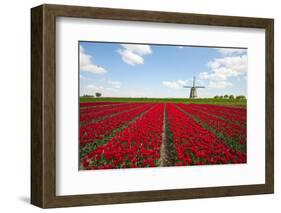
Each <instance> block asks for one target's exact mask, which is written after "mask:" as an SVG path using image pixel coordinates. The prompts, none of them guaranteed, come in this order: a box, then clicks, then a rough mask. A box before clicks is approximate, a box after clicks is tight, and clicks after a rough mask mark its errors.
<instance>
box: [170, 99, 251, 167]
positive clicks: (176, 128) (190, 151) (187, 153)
mask: <svg viewBox="0 0 281 213" xmlns="http://www.w3.org/2000/svg"><path fill="white" fill-rule="evenodd" d="M187 108H188V107H187ZM167 114H168V123H169V133H168V134H170V135H171V137H172V138H173V142H174V146H175V150H176V153H177V156H176V160H175V165H194V164H196V165H202V164H204V165H206V164H226V163H245V162H246V155H245V153H241V152H237V151H236V150H234V149H231V148H230V147H228V146H227V145H226V144H225V143H224V141H222V140H221V139H220V138H218V137H217V136H216V135H214V134H213V133H212V132H210V131H208V130H206V129H204V128H203V127H202V126H201V125H200V124H199V123H198V122H196V121H195V120H194V119H192V118H191V117H189V116H187V115H186V114H185V113H184V112H182V111H181V110H179V109H178V108H177V107H176V105H175V104H167Z"/></svg>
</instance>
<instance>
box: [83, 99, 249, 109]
mask: <svg viewBox="0 0 281 213" xmlns="http://www.w3.org/2000/svg"><path fill="white" fill-rule="evenodd" d="M80 102H147V103H151V102H153V103H194V104H216V105H229V106H243V107H246V104H247V100H245V99H244V100H243V99H240V100H239V99H223V98H222V99H214V98H198V99H190V98H107V97H101V98H94V97H93V98H91V97H80Z"/></svg>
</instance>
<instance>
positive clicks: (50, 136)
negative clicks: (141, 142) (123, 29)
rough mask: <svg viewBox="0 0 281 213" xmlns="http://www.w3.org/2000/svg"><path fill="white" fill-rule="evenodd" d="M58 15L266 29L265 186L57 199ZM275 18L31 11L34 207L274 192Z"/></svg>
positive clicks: (100, 10)
mask: <svg viewBox="0 0 281 213" xmlns="http://www.w3.org/2000/svg"><path fill="white" fill-rule="evenodd" d="M56 17H75V18H94V19H111V20H126V21H144V22H158V23H176V24H195V25H211V26H229V27H247V28H261V29H265V34H266V38H265V40H266V41H265V42H266V57H265V60H266V73H265V75H266V120H265V122H266V137H265V142H266V150H265V154H266V167H265V171H266V177H265V180H266V181H265V184H258V185H241V186H221V187H208V188H195V189H171V190H157V191H141V192H122V193H105V194H90V195H69V196H56V137H55V135H56V67H55V64H56V55H55V53H56V41H55V37H56ZM273 30H274V20H273V19H264V18H248V17H233V16H217V15H199V14H186V13H170V12H155V11H140V10H125V9H109V8H93V7H78V6H63V5H41V6H38V7H35V8H32V9H31V114H32V116H31V203H32V204H34V205H36V206H39V207H42V208H52V207H66V206H83V205H99V204H114V203H132V202H147V201H162V200H179V199H190V198H207V197H219V196H237V195H253V194H268V193H273V192H274V31H273Z"/></svg>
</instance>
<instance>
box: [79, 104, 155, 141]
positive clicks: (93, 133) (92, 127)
mask: <svg viewBox="0 0 281 213" xmlns="http://www.w3.org/2000/svg"><path fill="white" fill-rule="evenodd" d="M152 106H153V104H142V105H141V106H140V107H138V108H137V109H133V110H131V111H128V112H127V111H126V112H122V113H120V114H117V115H115V116H112V117H109V118H107V119H104V120H102V121H100V122H98V123H91V124H88V125H86V126H82V127H80V145H83V144H84V143H93V142H95V141H96V140H101V139H103V138H104V137H107V136H109V135H110V134H111V133H112V132H113V131H114V130H116V129H118V128H120V127H122V126H123V125H125V124H126V123H128V122H130V121H131V120H132V119H134V118H135V117H137V116H139V115H140V114H142V113H143V112H145V111H146V110H148V109H149V108H151V107H152Z"/></svg>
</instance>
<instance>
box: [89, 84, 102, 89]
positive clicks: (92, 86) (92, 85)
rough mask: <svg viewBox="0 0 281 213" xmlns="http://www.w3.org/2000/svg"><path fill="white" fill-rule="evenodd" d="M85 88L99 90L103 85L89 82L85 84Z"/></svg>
mask: <svg viewBox="0 0 281 213" xmlns="http://www.w3.org/2000/svg"><path fill="white" fill-rule="evenodd" d="M87 89H90V90H97V91H100V90H103V89H104V87H103V86H97V85H95V84H90V85H88V86H87Z"/></svg>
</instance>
